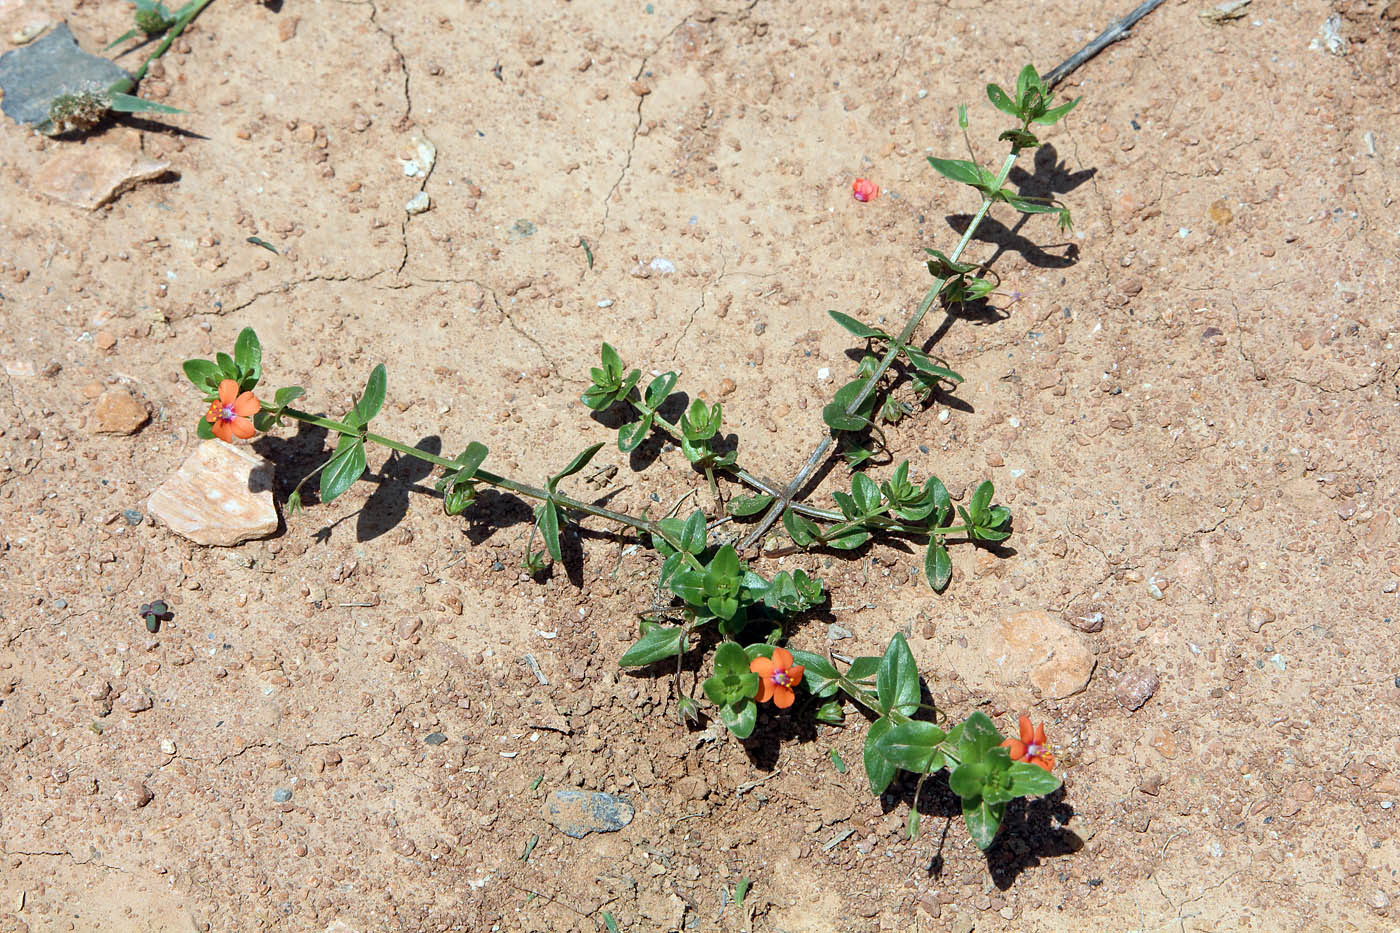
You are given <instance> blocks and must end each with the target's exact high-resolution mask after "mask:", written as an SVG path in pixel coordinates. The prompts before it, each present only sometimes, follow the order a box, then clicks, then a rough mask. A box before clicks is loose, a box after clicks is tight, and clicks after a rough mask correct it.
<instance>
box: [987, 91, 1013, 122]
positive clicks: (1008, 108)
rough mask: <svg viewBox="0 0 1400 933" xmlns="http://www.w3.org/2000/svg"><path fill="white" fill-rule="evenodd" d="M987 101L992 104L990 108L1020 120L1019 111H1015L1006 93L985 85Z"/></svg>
mask: <svg viewBox="0 0 1400 933" xmlns="http://www.w3.org/2000/svg"><path fill="white" fill-rule="evenodd" d="M987 99H988V100H989V101H991V102H992V106H993V107H995V108H997V109H998V110H1000V111H1001V112H1002V113H1004V114H1007V115H1008V116H1012V117H1016V118H1017V119H1020V118H1021V111H1019V110H1017V109H1016V105H1015V104H1014V103H1012V101H1011V98H1010V97H1007V96H1006V92H1005V91H1003V90H1002V89H1001V88H1000V87H999V86H997V85H995V84H989V85H987Z"/></svg>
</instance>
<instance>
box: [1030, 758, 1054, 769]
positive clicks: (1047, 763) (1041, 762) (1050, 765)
mask: <svg viewBox="0 0 1400 933" xmlns="http://www.w3.org/2000/svg"><path fill="white" fill-rule="evenodd" d="M1027 763H1028V764H1033V765H1038V766H1040V767H1042V768H1044V769H1045V770H1046V771H1052V770H1054V768H1055V756H1054V755H1036V756H1035V757H1034V758H1029V759H1027Z"/></svg>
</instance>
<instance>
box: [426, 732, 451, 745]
mask: <svg viewBox="0 0 1400 933" xmlns="http://www.w3.org/2000/svg"><path fill="white" fill-rule="evenodd" d="M423 741H424V742H427V743H428V744H429V745H441V744H442V743H443V742H446V741H447V736H445V735H443V734H442V733H441V732H429V733H428V737H427V738H426V739H424V740H423Z"/></svg>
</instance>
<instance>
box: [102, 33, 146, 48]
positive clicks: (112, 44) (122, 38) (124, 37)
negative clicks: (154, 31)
mask: <svg viewBox="0 0 1400 933" xmlns="http://www.w3.org/2000/svg"><path fill="white" fill-rule="evenodd" d="M140 34H141V30H139V29H128V30H127V31H126V32H124V33H122V34H121V35H119V36H117V37H116V38H115V39H113V40H112V41H111V42H109V43H107V44H106V45H105V46H103V47H102V51H104V52H108V51H111V50H112V49H114V48H116V47H117V46H119V45H121V44H122V43H123V42H125V41H126V40H127V39H133V38H135V37H136V36H138V35H140Z"/></svg>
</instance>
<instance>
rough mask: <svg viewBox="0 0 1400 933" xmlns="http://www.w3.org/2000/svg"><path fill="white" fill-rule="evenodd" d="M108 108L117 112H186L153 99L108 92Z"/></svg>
mask: <svg viewBox="0 0 1400 933" xmlns="http://www.w3.org/2000/svg"><path fill="white" fill-rule="evenodd" d="M107 98H108V105H107V109H108V110H114V111H116V112H117V113H147V112H150V113H184V112H185V111H183V110H181V109H180V108H179V107H171V106H170V105H169V104H158V103H156V102H155V101H153V100H143V99H142V98H140V97H133V96H132V95H130V94H115V93H112V94H108V95H107Z"/></svg>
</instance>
